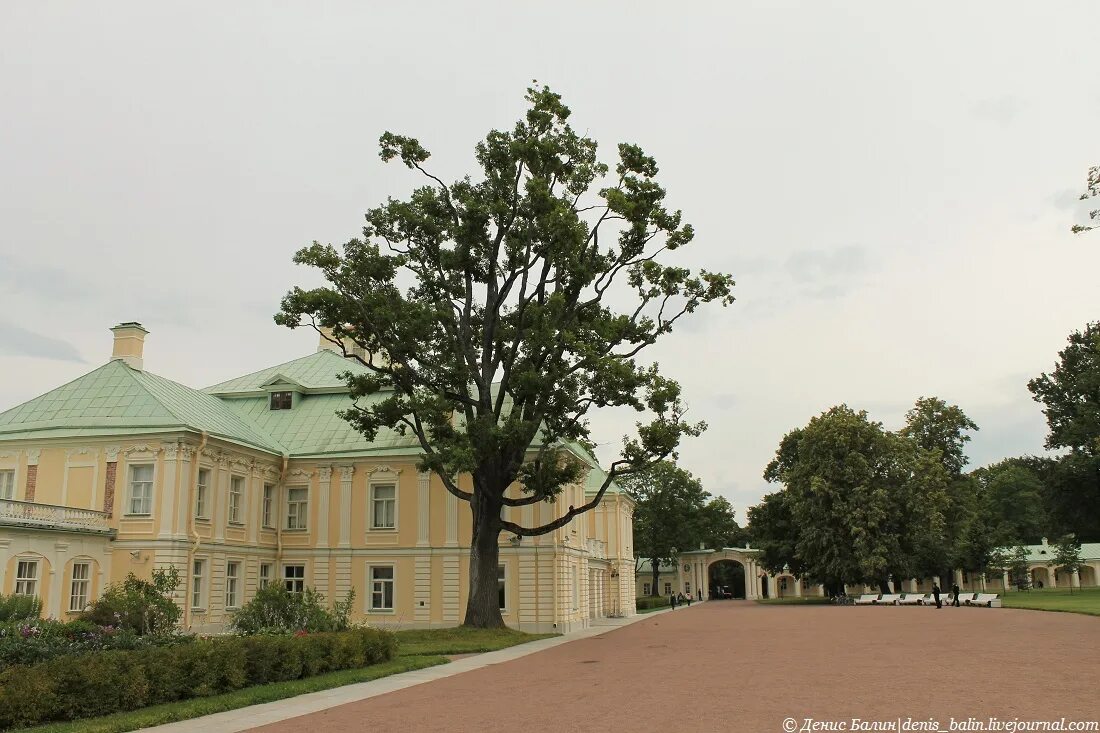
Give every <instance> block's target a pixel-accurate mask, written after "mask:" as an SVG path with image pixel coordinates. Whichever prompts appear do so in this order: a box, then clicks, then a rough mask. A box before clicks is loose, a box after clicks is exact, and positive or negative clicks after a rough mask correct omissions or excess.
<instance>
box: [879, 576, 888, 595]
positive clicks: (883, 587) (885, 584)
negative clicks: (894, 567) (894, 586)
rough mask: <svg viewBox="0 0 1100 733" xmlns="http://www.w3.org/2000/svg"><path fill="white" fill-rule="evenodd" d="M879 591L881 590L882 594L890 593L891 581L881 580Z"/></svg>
mask: <svg viewBox="0 0 1100 733" xmlns="http://www.w3.org/2000/svg"><path fill="white" fill-rule="evenodd" d="M878 589H879V592H880V593H889V592H890V581H889V580H887V579H886V578H881V579H879V581H878Z"/></svg>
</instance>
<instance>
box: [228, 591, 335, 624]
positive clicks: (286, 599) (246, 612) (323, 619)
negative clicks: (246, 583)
mask: <svg viewBox="0 0 1100 733" xmlns="http://www.w3.org/2000/svg"><path fill="white" fill-rule="evenodd" d="M354 599H355V589H354V588H352V589H351V590H350V591H348V594H347V595H346V596H345V597H344V599H343V600H341V601H337V602H336V603H334V604H332V608H331V609H329V608H328V607H327V605H326V604H325V597H324V595H323V594H321V593H320V592H319V591H317V590H315V589H313V588H306V589H305V592H303V593H291V592H290V591H288V590H287V589H286V588H285V587H284V586H282V585H277V584H274V583H271V584H269V585H267V586H265V587H263V588H261V589H260V590H259V591H257V592H256V595H255V596H253V598H252V600H250V601H249V602H248V603H246V604H244V605H243V606H241V607H240V609H239V610H238V611H237V612H236V613H234V614H233V620H232V622H231V623H232V626H233V629H234V630H235V631H236V632H237V633H238V634H242V635H244V636H250V635H253V634H289V633H292V632H317V631H344V630H346V629H347V628H348V627H349V625H350V622H349V618H350V616H351V605H352V601H353V600H354Z"/></svg>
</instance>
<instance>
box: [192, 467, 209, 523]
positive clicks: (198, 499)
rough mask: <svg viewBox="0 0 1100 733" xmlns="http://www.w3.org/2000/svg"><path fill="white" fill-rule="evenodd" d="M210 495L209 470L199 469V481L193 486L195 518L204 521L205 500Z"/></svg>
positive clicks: (205, 515) (205, 516)
mask: <svg viewBox="0 0 1100 733" xmlns="http://www.w3.org/2000/svg"><path fill="white" fill-rule="evenodd" d="M209 495H210V469H208V468H200V469H199V481H198V483H197V484H196V485H195V518H196V519H206V518H207V514H206V500H207V497H208V496H209Z"/></svg>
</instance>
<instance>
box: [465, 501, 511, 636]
mask: <svg viewBox="0 0 1100 733" xmlns="http://www.w3.org/2000/svg"><path fill="white" fill-rule="evenodd" d="M490 494H491V492H489V491H479V490H478V489H477V487H475V488H474V495H473V497H472V498H471V500H470V509H471V511H472V512H473V515H474V529H473V538H472V539H471V541H470V593H469V598H468V600H467V601H466V619H465V620H464V621H463V622H462V625H463V626H472V627H475V628H479V629H500V628H504V619H503V618H502V617H501V615H500V602H499V596H498V593H497V567H498V565H499V564H500V545H499V544H498V542H499V539H500V510H501V507H502V506H503V504H502V503H501V502H500V501H499V500H494V498H493V497H492V496H491V495H490Z"/></svg>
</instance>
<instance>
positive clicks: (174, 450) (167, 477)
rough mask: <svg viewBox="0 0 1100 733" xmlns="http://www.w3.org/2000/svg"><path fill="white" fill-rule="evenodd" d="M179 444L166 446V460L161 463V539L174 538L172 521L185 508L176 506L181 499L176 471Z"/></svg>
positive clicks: (159, 506) (159, 504)
mask: <svg viewBox="0 0 1100 733" xmlns="http://www.w3.org/2000/svg"><path fill="white" fill-rule="evenodd" d="M181 447H182V446H181V445H180V444H179V443H174V444H172V445H168V446H165V448H164V460H163V461H162V462H161V475H160V489H161V490H160V500H159V501H158V502H157V514H158V515H159V518H160V533H159V536H160V537H171V536H172V519H173V518H174V517H175V512H176V511H177V510H182V509H183V507H178V506H176V504H177V500H178V499H179V497H178V496H177V492H176V469H177V468H178V466H179V463H178V460H177V459H178V458H179V452H180V448H181Z"/></svg>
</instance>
